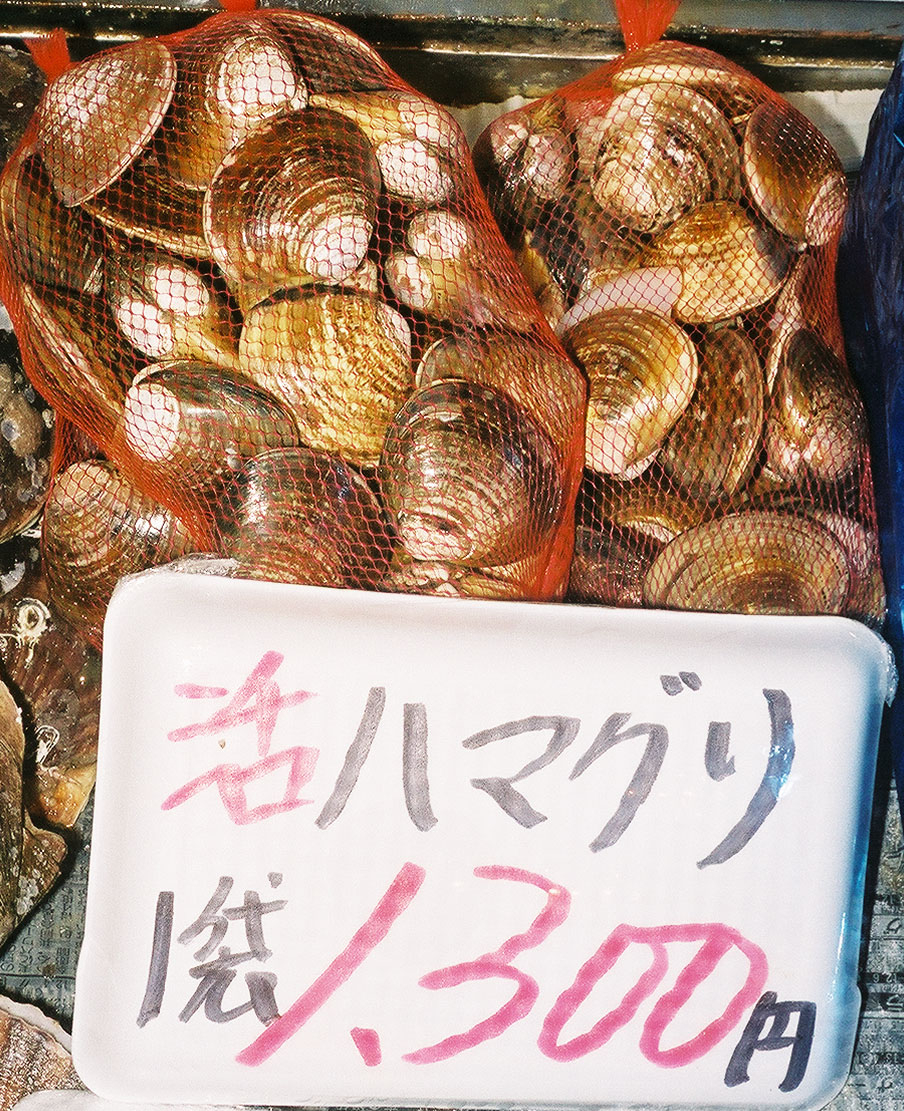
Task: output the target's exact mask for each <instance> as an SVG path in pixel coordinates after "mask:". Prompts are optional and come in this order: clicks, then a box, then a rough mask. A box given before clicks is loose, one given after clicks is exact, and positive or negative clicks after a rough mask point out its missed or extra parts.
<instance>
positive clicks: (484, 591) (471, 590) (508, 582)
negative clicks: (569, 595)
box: [377, 548, 541, 599]
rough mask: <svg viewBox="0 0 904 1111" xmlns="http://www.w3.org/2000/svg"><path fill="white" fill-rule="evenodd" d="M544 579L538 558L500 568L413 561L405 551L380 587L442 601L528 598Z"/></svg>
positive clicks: (397, 553)
mask: <svg viewBox="0 0 904 1111" xmlns="http://www.w3.org/2000/svg"><path fill="white" fill-rule="evenodd" d="M540 578H541V568H540V566H539V561H538V559H537V558H536V557H534V558H532V559H526V560H520V561H517V562H516V563H513V564H508V565H504V566H500V567H489V568H483V567H469V566H467V565H460V564H456V563H444V562H442V561H441V560H420V559H413V558H412V557H411V556H410V555H409V554H408V553H407V552H406V551H405V549H404V548H397V549H396V551H395V552H394V553H393V558H392V563H391V564H390V567H389V569H388V571H387V572H386V574H385V575H384V576H383V578H382V579H381V580H380V582H379V583H378V584H377V588H378V589H379V590H385V591H389V592H392V593H397V594H429V595H436V596H437V597H443V598H497V599H505V598H509V599H511V598H519V599H524V598H529V597H532V596H533V593H534V590H535V587H536V584H537V583H538V582H539V581H540Z"/></svg>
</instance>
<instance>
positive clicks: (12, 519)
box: [0, 332, 55, 543]
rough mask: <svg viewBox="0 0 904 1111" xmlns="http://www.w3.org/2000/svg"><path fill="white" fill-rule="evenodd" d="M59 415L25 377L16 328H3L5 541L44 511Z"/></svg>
mask: <svg viewBox="0 0 904 1111" xmlns="http://www.w3.org/2000/svg"><path fill="white" fill-rule="evenodd" d="M54 428H55V421H54V414H53V410H52V409H51V407H50V406H49V405H48V404H47V403H46V402H45V401H44V400H43V398H41V397H40V396H39V395H38V394H37V393H36V392H35V389H34V387H33V386H32V385H31V383H30V382H29V380H28V379H27V378H26V376H25V372H24V370H23V368H22V360H21V356H20V353H19V346H18V343H17V342H16V339H15V337H14V335H13V333H12V332H0V543H2V542H3V541H5V540H8V539H9V538H10V537H12V536H15V535H16V534H17V533H20V532H22V531H23V530H24V529H26V528H28V527H29V525H31V524H33V523H34V522H35V521H36V520H37V519H38V517H39V516H40V513H41V510H42V508H43V506H44V499H45V498H46V497H47V488H48V484H49V481H50V460H51V455H52V452H53V446H54Z"/></svg>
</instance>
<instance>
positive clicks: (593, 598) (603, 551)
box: [567, 525, 659, 606]
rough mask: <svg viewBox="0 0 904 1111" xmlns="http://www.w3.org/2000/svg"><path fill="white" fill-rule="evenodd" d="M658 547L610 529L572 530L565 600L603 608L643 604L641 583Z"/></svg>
mask: <svg viewBox="0 0 904 1111" xmlns="http://www.w3.org/2000/svg"><path fill="white" fill-rule="evenodd" d="M658 548H659V545H658V544H657V543H656V542H655V541H649V540H645V539H644V538H643V537H641V536H640V535H639V534H637V533H631V532H627V531H623V530H621V529H618V528H614V527H611V526H603V527H596V528H591V527H588V526H586V525H579V526H578V527H577V529H576V530H575V541H574V555H573V557H572V561H571V572H570V575H569V579H568V593H567V600H568V601H572V602H580V603H588V602H589V603H594V604H596V605H603V606H641V605H643V581H644V576H645V575H646V572H647V569H648V568H649V566H650V564H651V562H652V560H653V557H654V556H655V554H656V552H657V550H658Z"/></svg>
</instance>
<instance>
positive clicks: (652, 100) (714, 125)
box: [591, 84, 741, 234]
mask: <svg viewBox="0 0 904 1111" xmlns="http://www.w3.org/2000/svg"><path fill="white" fill-rule="evenodd" d="M598 130H599V135H600V145H599V148H598V150H597V153H596V156H595V159H594V163H593V167H592V171H591V185H592V189H593V195H594V197H595V198H596V200H597V202H598V203H599V205H600V207H601V208H603V209H604V210H605V211H606V212H609V213H611V214H612V216H613V218H614V220H615V221H617V222H618V223H621V224H624V225H626V226H627V227H629V228H632V229H634V230H636V231H638V232H644V233H649V234H656V233H658V232H660V231H662V230H663V229H664V228H666V227H668V226H669V225H670V224H672V223H674V221H675V220H676V219H677V218H678V217H679V216H681V215H682V214H683V213H685V212H688V211H690V210H691V209H692V208H695V207H696V206H697V205H699V204H702V203H703V202H704V201H715V200H735V201H736V200H738V199H739V197H740V195H741V170H740V150H739V147H738V142H737V140H736V139H735V136H734V133H733V132H732V129H731V126H730V124H729V123H728V121H727V120H726V118H725V116H724V115H723V114H722V112H720V111H719V109H718V108H716V106H715V105H714V104H712V102H711V101H709V100H707V99H706V97H704V96H702V95H701V94H699V93H697V92H694V91H693V90H692V89H689V88H686V87H684V86H682V85H668V84H650V85H639V86H636V87H633V88H631V89H628V90H627V91H626V92H624V93H620V94H618V95H617V96H616V97H615V98H614V99H613V100H612V102H611V104H610V105H609V106H608V107H607V109H606V112H605V115H604V116H603V118H602V120H601V121H600V124H599V128H598Z"/></svg>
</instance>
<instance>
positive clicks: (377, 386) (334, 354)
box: [239, 292, 414, 464]
mask: <svg viewBox="0 0 904 1111" xmlns="http://www.w3.org/2000/svg"><path fill="white" fill-rule="evenodd" d="M239 365H240V367H242V368H243V369H244V371H245V373H247V375H248V376H249V377H250V378H252V379H253V380H254V381H255V382H256V383H257V384H258V385H259V386H261V387H262V388H263V389H264V390H266V391H267V392H268V393H271V394H272V395H273V396H274V397H276V398H278V399H280V400H281V401H283V402H284V403H285V404H286V406H287V407H288V409H289V410H290V412H291V413H292V415H293V417H294V418H295V420H296V422H297V424H298V428H299V432H300V433H301V436H302V438H303V440H304V441H305V443H307V444H309V445H310V446H311V447H314V448H317V449H319V450H323V451H329V452H337V453H338V454H340V455H342V456H344V457H345V458H347V459H349V460H351V461H352V462H355V463H359V464H373V463H376V461H377V459H378V458H379V455H380V450H381V448H382V445H383V437H384V436H385V434H386V429H387V427H388V425H389V422H390V421H391V420H392V418H393V416H394V415H395V413H396V411H397V410H398V408H399V407H400V406H401V404H402V403H403V402H404V400H405V398H406V397H407V396H408V394H409V393H410V392H411V389H412V387H413V385H414V370H413V368H412V364H411V335H410V329H409V326H408V324H407V322H406V321H405V319H404V318H403V317H402V316H401V314H400V313H399V312H398V311H397V310H395V309H393V308H391V307H390V306H389V305H386V304H384V303H383V302H381V301H379V300H375V299H374V298H371V297H366V296H363V295H360V294H356V293H353V292H348V293H314V294H310V295H302V296H299V297H290V298H286V299H284V300H274V301H269V302H266V303H264V304H261V305H258V306H256V307H255V308H254V309H253V310H252V311H251V312H250V313H249V314H248V316H247V318H246V320H245V325H244V328H243V329H242V334H241V338H240V341H239Z"/></svg>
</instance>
